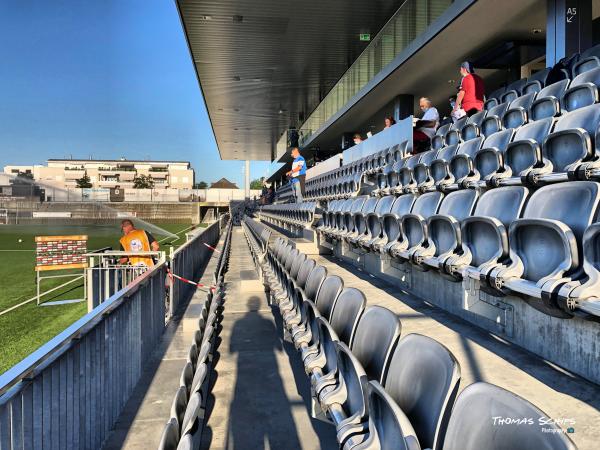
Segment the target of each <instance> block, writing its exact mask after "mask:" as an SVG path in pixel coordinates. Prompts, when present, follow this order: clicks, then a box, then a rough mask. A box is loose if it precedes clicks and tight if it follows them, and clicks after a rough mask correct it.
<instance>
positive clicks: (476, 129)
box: [460, 109, 488, 141]
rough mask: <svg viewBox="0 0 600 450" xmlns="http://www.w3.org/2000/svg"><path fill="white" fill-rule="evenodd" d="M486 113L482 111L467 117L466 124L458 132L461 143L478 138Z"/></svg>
mask: <svg viewBox="0 0 600 450" xmlns="http://www.w3.org/2000/svg"><path fill="white" fill-rule="evenodd" d="M487 113H488V112H487V110H485V109H483V110H481V111H479V112H477V113H475V114H473V115H472V116H471V117H469V120H468V121H467V123H466V124H464V125H463V127H462V128H461V130H460V134H461V137H462V140H463V141H468V140H470V139H473V138H476V137H479V134H480V132H481V124H482V123H483V120H484V119H485V117H486V116H487Z"/></svg>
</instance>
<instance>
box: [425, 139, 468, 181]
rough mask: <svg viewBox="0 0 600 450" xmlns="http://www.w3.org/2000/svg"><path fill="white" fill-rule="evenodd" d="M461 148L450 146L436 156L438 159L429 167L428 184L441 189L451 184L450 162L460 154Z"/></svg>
mask: <svg viewBox="0 0 600 450" xmlns="http://www.w3.org/2000/svg"><path fill="white" fill-rule="evenodd" d="M459 148H460V146H458V145H450V146H448V147H444V148H443V149H441V150H440V151H439V152H438V154H437V155H436V159H435V160H433V161H432V162H431V164H430V165H429V175H430V178H431V179H430V180H428V181H427V183H428V184H429V185H431V186H436V187H439V186H441V185H443V184H446V183H451V182H452V180H450V169H449V163H450V160H451V159H452V157H453V156H454V155H456V153H457V152H458V150H459Z"/></svg>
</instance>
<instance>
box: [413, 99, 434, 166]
mask: <svg viewBox="0 0 600 450" xmlns="http://www.w3.org/2000/svg"><path fill="white" fill-rule="evenodd" d="M419 107H420V108H421V111H423V117H421V119H419V120H417V122H416V123H415V127H414V129H413V154H415V155H416V154H417V153H421V152H424V151H427V150H428V149H429V143H430V142H431V139H432V138H433V136H434V135H435V130H436V129H437V127H438V125H439V123H440V114H439V113H438V110H437V109H436V108H435V107H433V106H431V100H429V99H428V98H427V97H421V98H420V99H419Z"/></svg>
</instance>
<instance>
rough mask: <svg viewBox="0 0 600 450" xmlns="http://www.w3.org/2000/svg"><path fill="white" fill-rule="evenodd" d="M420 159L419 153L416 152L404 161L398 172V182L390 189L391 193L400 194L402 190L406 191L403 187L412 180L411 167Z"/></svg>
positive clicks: (408, 184)
mask: <svg viewBox="0 0 600 450" xmlns="http://www.w3.org/2000/svg"><path fill="white" fill-rule="evenodd" d="M420 160H421V155H420V154H418V155H413V156H411V157H410V158H408V159H407V160H406V161H405V163H404V166H402V168H401V169H400V171H399V173H398V184H397V186H396V187H395V188H394V189H392V191H393V193H396V194H402V193H403V192H406V191H405V188H406V187H408V186H410V184H411V183H413V182H414V181H413V169H414V168H415V166H416V165H417V164H419V161H420Z"/></svg>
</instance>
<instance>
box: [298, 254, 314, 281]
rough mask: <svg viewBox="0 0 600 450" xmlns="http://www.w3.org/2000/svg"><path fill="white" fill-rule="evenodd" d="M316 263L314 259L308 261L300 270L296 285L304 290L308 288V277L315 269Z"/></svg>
mask: <svg viewBox="0 0 600 450" xmlns="http://www.w3.org/2000/svg"><path fill="white" fill-rule="evenodd" d="M315 265H316V262H315V260H314V259H308V258H307V259H306V261H304V262H303V263H302V265H301V266H300V270H298V276H297V277H296V284H297V285H298V286H299V287H300V288H302V289H304V287H305V286H306V280H308V276H309V275H310V273H311V272H312V271H313V269H314V268H315Z"/></svg>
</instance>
